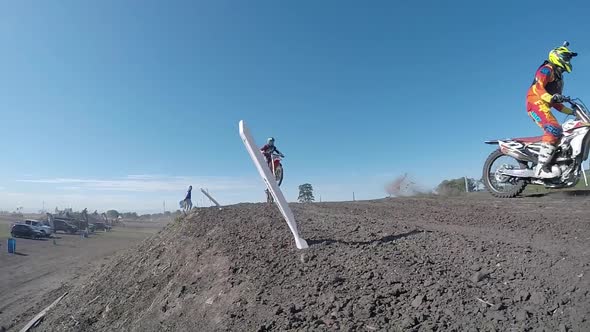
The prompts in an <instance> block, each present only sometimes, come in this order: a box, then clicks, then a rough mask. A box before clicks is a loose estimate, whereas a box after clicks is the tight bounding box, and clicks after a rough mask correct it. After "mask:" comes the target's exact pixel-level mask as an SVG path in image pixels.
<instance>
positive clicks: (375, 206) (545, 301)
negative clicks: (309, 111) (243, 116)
mask: <svg viewBox="0 0 590 332" xmlns="http://www.w3.org/2000/svg"><path fill="white" fill-rule="evenodd" d="M292 207H293V209H294V212H295V215H296V218H297V219H298V222H299V224H300V228H301V232H302V235H303V237H304V238H306V239H307V240H308V242H309V244H310V249H308V250H297V249H296V248H295V246H294V244H293V240H292V237H291V234H290V232H289V230H288V228H287V225H286V224H285V222H284V221H283V220H282V219H281V217H280V215H279V213H278V211H277V210H276V209H275V208H274V207H269V206H267V205H265V204H240V205H235V206H230V207H225V208H224V209H223V210H221V211H220V210H217V209H213V208H211V209H200V210H199V212H198V213H193V214H191V215H190V216H189V217H188V218H186V219H184V220H179V221H176V222H174V223H171V224H170V225H169V226H168V227H167V228H166V229H164V230H163V231H161V232H160V233H158V234H157V235H155V236H153V237H152V238H150V239H147V240H145V241H144V242H143V243H141V244H140V245H138V246H136V247H135V248H132V249H129V250H127V251H126V252H123V253H120V254H119V255H118V256H117V257H115V258H114V259H113V260H111V261H110V262H109V263H108V264H106V265H105V266H104V267H102V268H101V269H100V270H98V271H95V272H94V275H93V276H91V277H90V278H89V280H90V282H88V283H86V284H85V285H83V286H78V287H76V288H73V289H70V290H69V291H70V293H69V295H68V296H67V297H66V298H65V299H64V300H63V301H62V302H60V303H59V305H58V306H57V307H56V308H55V309H54V310H52V311H51V312H50V313H49V315H48V317H47V318H46V320H45V321H44V322H43V323H42V324H41V325H40V326H39V328H38V330H43V331H270V330H273V331H285V330H297V331H323V330H342V331H376V330H384V331H385V330H386V331H590V322H589V321H588V318H590V296H589V294H588V292H589V290H590V282H589V280H590V279H589V277H590V271H589V262H590V225H589V218H588V209H589V207H590V203H589V201H588V199H587V198H585V197H569V196H567V197H566V196H563V197H562V196H557V197H556V196H547V197H536V198H520V199H513V200H495V199H492V198H491V197H489V196H488V195H474V196H463V197H456V198H428V197H427V198H401V199H387V200H379V201H370V202H356V203H319V204H308V205H300V204H293V205H292Z"/></svg>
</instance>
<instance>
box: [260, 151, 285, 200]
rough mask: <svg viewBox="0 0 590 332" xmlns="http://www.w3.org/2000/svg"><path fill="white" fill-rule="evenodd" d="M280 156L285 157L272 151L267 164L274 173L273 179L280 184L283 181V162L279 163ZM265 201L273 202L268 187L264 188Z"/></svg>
mask: <svg viewBox="0 0 590 332" xmlns="http://www.w3.org/2000/svg"><path fill="white" fill-rule="evenodd" d="M282 158H285V156H284V155H281V154H278V153H273V154H272V155H271V160H272V163H271V164H270V165H269V166H272V167H271V169H270V171H271V173H273V174H274V176H275V180H276V181H277V184H278V185H279V186H280V185H281V184H282V183H283V164H282V163H281V160H282ZM265 192H266V201H267V202H268V203H272V202H273V198H272V194H271V193H270V191H269V190H268V189H266V191H265Z"/></svg>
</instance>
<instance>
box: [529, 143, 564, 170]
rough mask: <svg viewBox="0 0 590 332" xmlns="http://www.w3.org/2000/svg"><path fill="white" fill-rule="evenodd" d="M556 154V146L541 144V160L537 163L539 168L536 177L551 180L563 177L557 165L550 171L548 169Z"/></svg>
mask: <svg viewBox="0 0 590 332" xmlns="http://www.w3.org/2000/svg"><path fill="white" fill-rule="evenodd" d="M554 153H555V146H553V145H552V144H549V143H545V142H543V143H542V144H541V150H540V151H539V159H538V162H537V167H536V168H535V176H536V177H537V178H541V179H551V178H555V177H558V176H560V175H561V170H560V169H559V167H558V166H557V165H553V166H552V167H551V169H550V170H549V169H547V168H548V166H549V163H550V162H551V158H552V157H553V154H554Z"/></svg>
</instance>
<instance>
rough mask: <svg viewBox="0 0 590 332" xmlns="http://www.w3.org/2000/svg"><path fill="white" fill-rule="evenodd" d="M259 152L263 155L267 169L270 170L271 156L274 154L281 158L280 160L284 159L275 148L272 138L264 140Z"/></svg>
mask: <svg viewBox="0 0 590 332" xmlns="http://www.w3.org/2000/svg"><path fill="white" fill-rule="evenodd" d="M260 152H262V154H263V155H264V157H265V158H266V163H267V164H268V167H269V168H270V169H271V170H272V154H273V153H276V154H278V155H279V156H281V157H282V158H284V157H285V155H283V154H282V153H281V152H280V151H279V149H277V147H276V146H275V139H274V137H269V138H268V139H267V140H266V144H265V145H264V146H263V147H261V148H260Z"/></svg>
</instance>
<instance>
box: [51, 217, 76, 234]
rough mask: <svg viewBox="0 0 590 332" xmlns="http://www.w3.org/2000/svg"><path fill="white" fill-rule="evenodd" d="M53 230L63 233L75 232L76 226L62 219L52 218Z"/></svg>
mask: <svg viewBox="0 0 590 332" xmlns="http://www.w3.org/2000/svg"><path fill="white" fill-rule="evenodd" d="M53 230H54V231H55V232H56V233H57V231H62V232H64V233H70V234H76V233H77V232H78V227H76V226H75V225H72V224H70V223H68V222H67V221H65V220H62V219H53Z"/></svg>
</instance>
